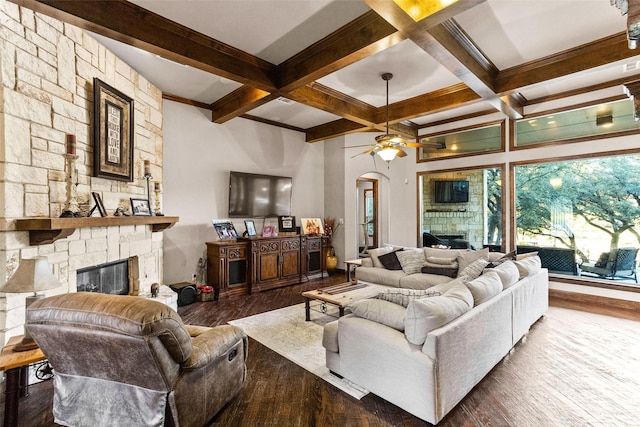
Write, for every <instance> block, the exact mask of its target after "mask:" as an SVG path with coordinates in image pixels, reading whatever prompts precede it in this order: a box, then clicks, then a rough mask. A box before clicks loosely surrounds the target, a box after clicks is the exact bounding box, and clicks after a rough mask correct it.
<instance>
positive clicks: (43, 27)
mask: <svg viewBox="0 0 640 427" xmlns="http://www.w3.org/2000/svg"><path fill="white" fill-rule="evenodd" d="M0 21H1V22H2V24H1V25H2V27H3V30H4V31H2V32H0V41H1V42H2V43H3V44H2V46H3V55H0V65H1V68H2V73H1V76H0V144H1V145H0V147H1V148H2V150H0V280H3V281H4V280H7V279H8V278H9V277H11V276H12V275H13V273H14V272H15V270H16V268H17V266H18V264H19V262H20V260H21V259H26V258H34V257H36V256H46V257H47V259H48V261H49V264H50V265H51V267H52V270H53V274H54V275H55V276H56V277H57V278H58V280H59V281H60V283H61V284H62V285H61V287H60V288H59V289H56V290H53V291H49V292H47V295H52V294H61V293H68V292H76V291H77V290H78V285H79V282H78V274H77V273H78V272H82V271H83V269H86V268H88V267H92V266H97V265H104V264H108V263H112V262H115V261H119V260H129V259H130V258H132V257H136V258H137V261H138V262H137V263H136V264H137V265H136V272H137V274H138V278H139V280H138V284H137V285H135V286H136V287H134V289H133V290H132V289H131V287H130V289H129V292H130V293H131V292H134V293H135V294H137V293H138V291H139V293H141V294H142V293H146V292H149V288H150V286H151V284H152V283H154V282H158V283H163V277H162V276H163V275H162V264H163V249H162V246H163V233H162V232H154V230H153V227H152V226H150V225H147V224H135V225H117V224H102V225H100V226H83V227H84V228H77V229H76V230H75V231H74V232H73V233H70V234H68V235H66V236H65V237H62V238H60V239H59V240H56V241H53V242H43V243H34V242H33V241H31V240H30V235H29V232H27V231H20V230H19V229H17V226H16V222H17V221H16V220H18V219H25V218H58V217H59V216H60V213H61V211H62V210H63V208H64V206H65V203H66V201H67V192H66V188H67V187H66V180H67V174H66V161H65V155H64V153H65V136H66V134H73V135H75V136H76V137H77V144H76V155H77V156H78V158H77V160H76V164H75V166H76V170H75V178H74V183H75V188H74V192H75V194H76V196H77V202H78V203H79V204H80V205H81V206H82V205H90V204H92V197H91V193H92V192H97V193H98V194H100V195H101V198H102V201H103V203H104V206H105V208H106V210H107V214H108V215H109V216H112V215H113V212H114V211H115V210H116V208H118V207H126V208H129V207H130V198H144V197H146V186H145V184H146V183H145V179H144V161H145V160H148V161H149V162H150V168H151V174H152V175H153V176H154V177H155V179H154V181H155V180H157V181H158V182H161V180H162V164H163V158H162V145H163V140H162V92H161V91H160V90H159V89H158V88H156V87H155V86H153V85H152V84H150V83H149V82H148V81H147V80H146V79H145V78H144V77H142V76H141V75H139V74H138V73H137V72H136V71H135V70H134V69H133V68H131V67H130V66H129V65H127V64H126V63H125V62H124V61H122V60H121V59H119V58H117V57H116V56H115V55H114V54H113V53H112V52H110V51H109V50H108V49H106V48H105V47H104V46H102V45H101V44H100V43H99V42H98V41H96V40H95V39H94V38H92V37H91V36H90V34H88V33H86V32H84V31H82V30H81V29H79V28H77V27H74V26H73V25H70V24H66V23H62V22H60V21H58V20H56V19H53V18H50V17H47V16H44V15H41V14H37V13H34V12H33V11H32V10H29V9H26V8H22V7H20V6H18V5H16V4H13V3H10V2H3V3H2V7H1V8H0ZM53 41H55V42H53ZM96 77H97V78H99V79H100V80H102V81H104V82H105V83H107V84H109V85H111V86H113V87H114V88H116V89H118V90H119V91H121V92H123V93H124V94H126V95H127V96H129V97H131V98H132V99H133V100H134V104H133V105H134V107H135V112H134V114H135V117H134V121H133V125H134V127H135V129H134V131H133V132H132V135H133V138H134V140H133V141H132V146H133V153H132V158H131V163H132V165H133V179H132V180H131V181H118V180H113V179H108V178H101V177H95V176H94V170H93V142H94V141H93V138H92V131H93V122H92V116H93V113H92V109H93V79H94V78H96ZM130 274H131V266H129V275H130ZM81 281H82V280H81ZM130 283H131V282H130ZM24 300H25V294H2V295H0V340H1V341H2V344H4V343H6V342H7V340H8V339H9V338H10V337H12V336H14V335H21V334H22V333H23V332H24V313H25V307H24Z"/></svg>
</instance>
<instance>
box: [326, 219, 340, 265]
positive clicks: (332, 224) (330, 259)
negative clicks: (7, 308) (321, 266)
mask: <svg viewBox="0 0 640 427" xmlns="http://www.w3.org/2000/svg"><path fill="white" fill-rule="evenodd" d="M339 226H340V224H339V223H336V219H335V218H331V217H326V218H324V235H325V236H326V237H327V238H328V240H329V247H328V249H327V259H326V266H327V271H328V272H329V273H333V272H334V271H336V267H337V265H338V257H337V256H336V253H335V250H334V249H333V234H334V233H335V232H336V230H337V228H338V227H339Z"/></svg>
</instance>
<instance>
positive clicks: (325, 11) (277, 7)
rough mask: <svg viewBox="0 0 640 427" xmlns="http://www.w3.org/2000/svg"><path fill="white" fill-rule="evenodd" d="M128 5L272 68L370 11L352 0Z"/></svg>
mask: <svg viewBox="0 0 640 427" xmlns="http://www.w3.org/2000/svg"><path fill="white" fill-rule="evenodd" d="M130 1H131V2H132V3H135V4H136V5H138V6H140V7H143V8H145V9H148V10H150V11H152V12H154V13H156V14H158V15H160V16H163V17H165V18H168V19H171V20H172V21H175V22H178V23H179V24H182V25H184V26H186V27H189V28H191V29H194V30H196V31H198V32H200V33H202V34H206V35H208V36H209V37H212V38H214V39H216V40H219V41H221V42H223V43H226V44H229V45H231V46H233V47H235V48H237V49H240V50H242V51H244V52H247V53H250V54H252V55H255V56H258V57H259V58H262V59H264V60H265V61H268V62H270V63H272V64H276V65H277V64H280V63H281V62H283V61H284V60H286V59H288V58H290V57H291V56H293V55H295V54H296V53H298V52H300V51H301V50H303V49H304V48H306V47H307V46H309V45H310V44H313V43H315V42H316V41H318V40H320V39H321V38H323V37H325V36H327V35H328V34H331V33H332V32H333V31H335V30H337V29H338V28H340V27H342V26H343V25H344V24H346V23H348V22H349V21H352V20H353V19H355V18H357V17H358V16H360V15H362V14H363V13H365V12H366V11H368V10H369V7H368V6H367V5H366V4H364V3H363V2H361V1H354V0H312V1H310V0H279V1H278V0H276V1H273V0H162V1H158V0H130Z"/></svg>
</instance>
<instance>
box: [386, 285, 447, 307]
mask: <svg viewBox="0 0 640 427" xmlns="http://www.w3.org/2000/svg"><path fill="white" fill-rule="evenodd" d="M439 295H441V293H440V292H438V291H432V290H429V289H390V290H388V291H385V292H381V293H379V294H378V296H376V298H377V299H382V300H385V301H389V302H392V303H394V304H399V305H401V306H403V307H406V306H408V305H409V303H410V302H411V301H413V300H414V299H417V298H428V297H437V296H439Z"/></svg>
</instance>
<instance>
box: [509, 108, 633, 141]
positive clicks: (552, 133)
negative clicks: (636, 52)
mask: <svg viewBox="0 0 640 427" xmlns="http://www.w3.org/2000/svg"><path fill="white" fill-rule="evenodd" d="M515 132H516V135H515V144H516V146H517V147H525V146H529V145H536V144H543V143H551V142H558V141H564V142H573V141H580V140H584V139H587V138H588V139H594V138H596V137H597V138H602V136H603V135H608V136H617V135H620V134H621V133H622V134H624V133H637V132H638V124H637V123H636V122H635V120H634V118H633V101H631V100H624V101H616V102H610V103H605V104H599V105H593V106H589V107H584V108H577V109H574V110H570V111H563V112H556V113H549V114H545V115H541V116H538V117H531V118H526V119H523V120H519V121H517V122H516V130H515Z"/></svg>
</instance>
